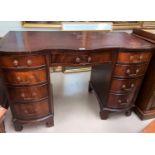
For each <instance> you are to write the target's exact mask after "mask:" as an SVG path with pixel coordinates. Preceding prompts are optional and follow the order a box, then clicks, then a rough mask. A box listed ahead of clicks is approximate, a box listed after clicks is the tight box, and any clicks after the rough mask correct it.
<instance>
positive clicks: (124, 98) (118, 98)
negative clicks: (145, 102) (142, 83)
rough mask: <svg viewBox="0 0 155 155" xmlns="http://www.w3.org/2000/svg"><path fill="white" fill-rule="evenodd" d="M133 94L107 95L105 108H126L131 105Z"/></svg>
mask: <svg viewBox="0 0 155 155" xmlns="http://www.w3.org/2000/svg"><path fill="white" fill-rule="evenodd" d="M132 100H133V93H129V94H109V96H108V102H107V107H109V108H127V107H128V106H130V105H131V104H132Z"/></svg>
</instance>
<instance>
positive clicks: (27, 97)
mask: <svg viewBox="0 0 155 155" xmlns="http://www.w3.org/2000/svg"><path fill="white" fill-rule="evenodd" d="M8 91H9V97H10V99H11V101H14V102H23V101H24V102H25V101H34V100H40V99H43V98H47V97H48V88H47V85H42V86H31V87H24V88H23V87H15V88H14V87H8Z"/></svg>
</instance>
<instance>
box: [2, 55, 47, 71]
mask: <svg viewBox="0 0 155 155" xmlns="http://www.w3.org/2000/svg"><path fill="white" fill-rule="evenodd" d="M45 64H46V61H45V57H44V56H42V55H22V56H18V55H16V56H13V55H12V56H1V57H0V65H1V67H2V68H25V67H26V68H27V67H41V66H45Z"/></svg>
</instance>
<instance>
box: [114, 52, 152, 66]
mask: <svg viewBox="0 0 155 155" xmlns="http://www.w3.org/2000/svg"><path fill="white" fill-rule="evenodd" d="M151 55H152V54H151V52H119V53H118V59H117V62H118V63H125V64H130V63H145V62H149V61H150V58H151Z"/></svg>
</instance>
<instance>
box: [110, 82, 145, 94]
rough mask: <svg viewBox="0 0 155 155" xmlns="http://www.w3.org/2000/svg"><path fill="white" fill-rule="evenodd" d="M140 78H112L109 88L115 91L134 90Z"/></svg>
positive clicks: (137, 86) (138, 85) (138, 84)
mask: <svg viewBox="0 0 155 155" xmlns="http://www.w3.org/2000/svg"><path fill="white" fill-rule="evenodd" d="M141 81H142V79H112V81H111V88H110V90H111V91H112V92H115V93H126V92H131V91H132V92H135V91H136V90H137V89H138V88H139V87H140V84H141Z"/></svg>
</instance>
